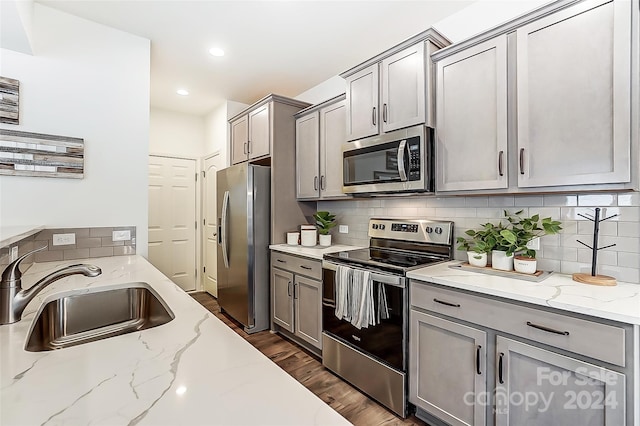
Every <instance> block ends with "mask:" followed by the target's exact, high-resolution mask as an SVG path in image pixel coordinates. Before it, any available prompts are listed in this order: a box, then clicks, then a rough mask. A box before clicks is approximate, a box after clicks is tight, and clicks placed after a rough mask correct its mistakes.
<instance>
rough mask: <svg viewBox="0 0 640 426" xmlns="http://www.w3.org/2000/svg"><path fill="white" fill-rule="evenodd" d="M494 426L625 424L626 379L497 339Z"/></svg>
mask: <svg viewBox="0 0 640 426" xmlns="http://www.w3.org/2000/svg"><path fill="white" fill-rule="evenodd" d="M496 357H497V361H496V362H497V369H496V396H495V401H496V405H495V412H496V426H507V425H529V424H538V425H594V426H596V425H603V426H604V425H606V426H614V425H624V424H626V423H625V401H626V394H625V375H624V374H620V373H618V372H615V371H612V370H609V369H607V368H604V367H599V366H597V365H594V364H591V363H588V362H584V361H580V360H578V359H576V358H571V357H568V356H564V355H560V354H557V353H555V352H552V351H549V350H545V349H542V348H539V347H536V346H534V345H529V344H526V343H522V342H518V341H515V340H511V339H508V338H506V337H502V336H497V338H496Z"/></svg>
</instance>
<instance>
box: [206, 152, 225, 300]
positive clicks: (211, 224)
mask: <svg viewBox="0 0 640 426" xmlns="http://www.w3.org/2000/svg"><path fill="white" fill-rule="evenodd" d="M223 167H224V162H223V159H222V156H221V155H220V154H215V155H213V156H211V157H208V158H205V160H204V174H203V176H202V177H203V179H202V204H203V206H204V208H203V212H202V217H203V225H204V226H203V227H202V229H203V231H202V242H203V244H202V246H203V250H202V255H203V258H204V261H203V264H204V272H203V274H202V281H203V282H202V285H203V287H204V290H205V291H206V292H207V293H209V294H211V295H212V296H214V297H218V262H217V259H218V253H217V250H218V244H217V238H218V228H217V223H218V216H217V213H216V172H217V171H218V170H220V169H222V168H223Z"/></svg>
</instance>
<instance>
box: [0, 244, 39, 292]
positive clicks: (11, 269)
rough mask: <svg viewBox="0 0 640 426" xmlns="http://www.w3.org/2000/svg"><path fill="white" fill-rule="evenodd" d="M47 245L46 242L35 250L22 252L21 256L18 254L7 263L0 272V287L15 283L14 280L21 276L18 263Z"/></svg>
mask: <svg viewBox="0 0 640 426" xmlns="http://www.w3.org/2000/svg"><path fill="white" fill-rule="evenodd" d="M48 246H49V245H48V244H46V245H45V246H43V247H40V248H37V249H35V250H31V251H30V252H28V253H25V254H23V255H22V256H20V257H19V258H17V259H16V260H14V261H13V262H11V263H10V264H8V265H7V267H6V268H4V271H3V272H2V282H1V284H2V287H4V286H5V285H7V284H9V286H12V285H15V282H16V281H20V279H21V278H22V271H20V263H21V262H22V261H23V260H24V259H25V258H26V257H28V256H31V255H32V254H33V253H36V252H39V251H42V250H44V249H46V248H47V247H48Z"/></svg>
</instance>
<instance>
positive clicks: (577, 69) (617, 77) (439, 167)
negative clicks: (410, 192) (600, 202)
mask: <svg viewBox="0 0 640 426" xmlns="http://www.w3.org/2000/svg"><path fill="white" fill-rule="evenodd" d="M634 7H635V8H636V9H637V7H638V5H637V2H631V1H625V0H585V1H560V2H552V3H549V4H547V5H544V6H542V7H540V8H539V9H536V10H534V11H532V12H530V13H528V14H526V15H522V16H520V17H518V18H516V19H514V20H513V21H510V22H507V23H505V24H503V25H501V26H498V27H496V28H493V29H491V30H489V31H487V32H486V33H484V34H480V35H478V36H475V37H472V38H470V39H468V40H465V41H462V42H460V43H457V44H455V45H452V46H449V47H447V48H446V49H442V50H440V51H438V52H435V53H434V54H433V55H432V60H433V61H434V63H435V64H436V80H437V81H436V87H437V91H436V92H437V93H436V109H437V111H436V117H437V124H436V153H437V158H436V176H437V177H436V192H439V193H447V192H453V191H457V192H467V193H475V194H477V193H488V194H491V193H500V192H512V193H527V192H541V191H543V192H554V191H575V190H581V191H582V190H627V189H638V187H639V186H640V181H639V176H638V172H637V170H634V169H633V168H632V167H631V164H633V163H637V162H638V158H639V154H638V153H639V150H638V149H637V146H638V140H637V139H638V132H637V131H635V132H634V130H633V129H634V128H637V127H638V125H639V124H638V123H639V119H638V114H633V113H632V110H636V109H637V108H638V107H640V105H638V95H637V93H638V90H640V87H639V86H640V82H639V79H638V77H637V75H638V74H639V69H638V61H637V57H638V56H639V55H638V52H637V49H638V46H637V45H633V43H638V42H637V35H638V28H636V27H633V26H632V23H633V22H636V23H637V22H638V20H637V19H632V15H633V13H634V12H633V8H634ZM635 13H636V15H637V11H635ZM634 35H635V38H634ZM634 57H635V58H636V60H633V58H634ZM632 104H633V106H632Z"/></svg>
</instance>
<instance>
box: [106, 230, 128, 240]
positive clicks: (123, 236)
mask: <svg viewBox="0 0 640 426" xmlns="http://www.w3.org/2000/svg"><path fill="white" fill-rule="evenodd" d="M130 239H131V231H129V230H125V231H113V233H112V234H111V240H112V241H129V240H130Z"/></svg>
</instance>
